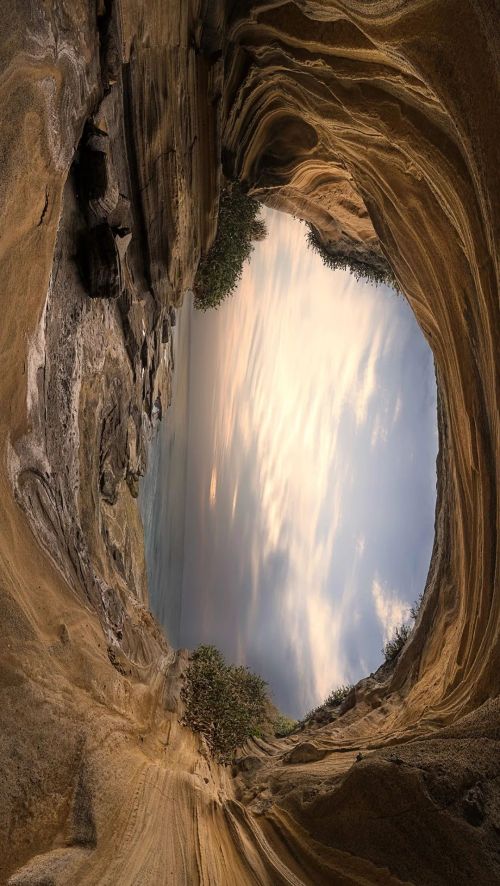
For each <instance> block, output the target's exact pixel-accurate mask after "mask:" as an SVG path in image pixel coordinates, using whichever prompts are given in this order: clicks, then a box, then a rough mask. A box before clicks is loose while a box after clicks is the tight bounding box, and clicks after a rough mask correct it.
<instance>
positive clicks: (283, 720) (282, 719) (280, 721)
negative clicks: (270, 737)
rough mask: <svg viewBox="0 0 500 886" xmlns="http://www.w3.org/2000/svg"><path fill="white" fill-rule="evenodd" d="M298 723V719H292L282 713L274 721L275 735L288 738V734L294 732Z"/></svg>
mask: <svg viewBox="0 0 500 886" xmlns="http://www.w3.org/2000/svg"><path fill="white" fill-rule="evenodd" d="M298 725H299V723H298V720H292V719H291V718H290V717H287V716H285V714H281V713H280V714H278V716H277V717H276V719H275V721H274V723H273V729H274V735H275V737H276V738H286V736H287V735H291V733H292V732H294V730H295V729H296V728H297V726H298Z"/></svg>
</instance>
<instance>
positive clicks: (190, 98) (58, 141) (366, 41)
mask: <svg viewBox="0 0 500 886" xmlns="http://www.w3.org/2000/svg"><path fill="white" fill-rule="evenodd" d="M2 13H3V16H2V21H3V25H2V37H1V38H0V70H1V76H0V91H1V98H2V105H1V106H2V125H1V129H0V147H1V156H2V169H1V172H0V194H1V198H0V231H1V239H0V280H1V281H2V290H1V291H2V323H1V325H0V338H1V347H0V390H1V397H2V413H1V420H0V452H1V454H2V457H1V459H0V502H1V505H0V507H1V520H0V525H1V533H0V575H1V585H0V632H1V634H2V647H1V650H0V656H1V665H0V686H1V690H2V706H1V713H0V718H1V745H0V748H1V749H0V801H1V802H0V881H1V882H9V883H11V884H17V886H22V884H23V886H27V884H41V883H51V884H68V883H78V884H110V886H111V884H117V883H120V884H128V883H129V884H132V883H134V884H138V883H143V884H163V883H165V884H166V883H169V884H170V883H172V884H182V883H185V884H194V883H216V884H228V886H229V884H236V883H237V884H246V883H248V884H250V883H262V884H279V883H287V884H321V883H325V884H327V883H328V884H332V883H339V884H340V883H403V882H404V883H408V882H409V883H416V884H434V883H435V884H449V883H456V884H460V883H470V882H473V883H478V884H482V883H484V884H492V883H494V882H497V881H498V880H500V851H499V850H500V753H499V740H500V704H499V700H498V694H499V692H500V641H499V636H500V632H499V620H500V596H499V586H498V498H497V490H498V464H499V413H498V339H499V322H498V321H499V311H498V279H499V268H498V234H499V201H500V188H499V148H498V107H497V103H498V75H499V61H498V60H499V58H500V47H499V40H498V35H499V33H500V31H499V28H498V24H499V18H500V11H499V8H498V4H497V2H496V0H446V2H445V0H375V2H368V0H366V2H360V0H294V2H285V0H245V2H239V0H226V2H225V3H223V2H222V0H205V2H204V0H186V2H180V0H171V2H169V3H164V2H161V0H150V2H148V3H146V2H144V0H122V2H119V0H114V2H111V0H97V2H95V3H94V2H90V0H74V2H72V3H67V2H65V0H55V2H54V3H51V4H46V3H43V2H41V0H26V2H24V3H14V4H12V3H6V2H4V3H3V4H2ZM94 154H95V155H96V156H94ZM221 170H222V171H223V173H224V174H225V175H226V176H227V177H235V178H238V179H240V180H241V181H242V182H243V183H244V185H245V186H246V187H248V188H249V189H250V190H251V192H252V193H254V194H255V195H256V196H258V197H259V199H261V200H263V201H265V202H266V203H267V204H268V205H271V206H275V207H278V208H281V209H284V210H285V211H288V212H292V213H294V214H295V215H298V216H300V217H303V218H305V219H307V220H308V221H310V222H311V223H313V224H314V226H315V228H316V229H317V230H318V231H319V232H320V234H321V236H322V237H323V238H324V240H325V242H328V244H329V245H330V247H331V248H332V249H334V248H335V245H336V244H337V246H338V248H339V249H344V250H347V249H348V250H351V251H353V252H354V253H356V254H358V255H360V256H362V257H363V258H364V259H365V260H370V257H372V258H373V257H377V256H384V257H385V259H386V260H388V261H389V262H390V264H391V266H392V268H393V270H394V272H395V274H396V276H397V279H398V281H399V284H400V286H401V289H402V290H403V291H404V293H405V294H406V296H407V298H408V299H409V302H410V304H411V306H412V308H413V310H414V312H415V315H416V317H417V319H418V321H419V323H420V326H421V328H422V330H423V332H424V334H425V336H426V337H427V340H428V341H429V344H430V345H431V347H432V349H433V352H434V356H435V360H436V367H437V376H438V384H439V432H440V454H439V460H438V503H437V511H436V536H435V545H434V551H433V555H432V561H431V567H430V572H429V577H428V582H427V589H426V594H425V604H424V606H423V608H422V610H421V612H420V615H419V618H418V622H417V625H416V630H415V631H414V633H413V635H412V638H411V641H410V642H409V643H408V645H407V647H406V649H405V651H404V653H403V654H402V655H401V656H400V658H399V659H398V661H397V664H396V667H395V669H394V670H393V671H390V672H389V673H384V672H383V673H377V674H376V675H373V676H371V677H368V678H367V679H366V680H364V681H361V683H359V684H358V686H357V687H356V689H355V693H354V704H353V706H350V707H349V709H348V710H345V711H343V712H342V713H341V714H340V715H339V716H338V717H337V718H336V719H335V720H333V721H332V722H328V723H326V724H325V725H321V724H312V725H311V726H309V727H307V728H306V729H305V730H304V731H303V732H302V733H301V734H299V735H298V736H293V737H292V738H290V739H285V740H278V739H276V740H275V741H264V740H260V741H257V740H256V741H254V742H252V743H250V745H249V747H248V748H245V749H243V750H242V751H241V752H240V753H239V759H241V760H245V759H246V760H251V761H252V763H251V765H250V763H247V764H244V763H241V765H238V766H236V767H235V769H234V775H233V774H232V771H231V770H230V769H229V768H223V767H219V766H217V765H216V764H214V762H213V761H211V760H210V759H209V757H208V755H207V752H206V748H205V747H204V746H203V743H202V741H201V740H200V739H199V738H198V737H196V736H194V735H193V734H192V733H191V732H190V731H189V730H188V729H187V728H185V727H183V726H182V724H181V722H180V719H179V712H180V702H179V690H180V685H181V683H182V672H183V669H184V668H185V665H186V656H185V655H184V654H176V653H174V652H173V651H172V650H170V649H169V648H168V646H167V644H166V642H165V640H164V638H163V637H162V634H161V631H160V630H159V628H158V627H157V626H156V625H155V623H154V621H153V619H152V617H151V616H150V614H149V612H148V610H147V589H146V583H145V570H144V558H143V552H142V537H141V526H140V520H139V516H138V512H137V507H136V503H135V501H134V498H133V496H131V495H130V491H131V490H132V492H134V491H136V489H137V480H138V477H139V476H140V475H141V473H142V472H143V471H144V469H145V453H146V446H147V439H148V433H149V417H150V416H151V409H152V404H153V401H154V398H155V396H156V393H157V391H158V389H159V387H160V386H164V385H165V384H166V383H167V382H166V379H165V374H166V373H167V366H166V362H165V354H164V349H165V346H166V340H167V339H168V335H169V333H168V329H169V322H170V321H169V319H168V317H169V311H168V309H169V307H171V306H172V305H176V304H179V303H180V301H181V300H182V298H183V293H184V292H185V291H186V290H187V289H188V288H189V287H190V285H191V284H192V281H193V277H194V273H195V271H196V266H197V262H198V260H199V257H200V254H201V252H202V251H203V250H206V249H207V248H208V247H209V245H210V242H211V239H212V238H213V235H214V224H215V218H216V207H217V194H218V187H219V181H220V176H221ZM102 225H104V226H105V230H106V237H107V241H108V244H109V248H107V249H104V252H103V255H101V249H100V248H99V249H96V250H95V251H94V252H91V255H92V261H91V263H90V265H89V264H87V266H86V268H85V267H84V268H83V269H82V266H81V261H80V258H79V256H81V243H82V238H83V242H86V243H87V244H88V242H89V238H91V241H92V238H95V237H96V236H97V235H96V234H95V233H92V232H93V231H94V232H95V230H96V228H98V227H99V226H102ZM92 242H93V241H92ZM98 243H99V244H101V239H99V240H98ZM83 253H84V257H85V256H86V257H87V260H88V255H89V249H88V248H86V249H84V251H83ZM373 260H375V259H373ZM94 284H95V286H94ZM91 295H97V296H98V298H93V299H91V298H89V296H91ZM360 754H361V758H360V759H359V755H360Z"/></svg>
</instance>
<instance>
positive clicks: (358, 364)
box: [180, 210, 438, 717]
mask: <svg viewBox="0 0 500 886" xmlns="http://www.w3.org/2000/svg"><path fill="white" fill-rule="evenodd" d="M264 216H265V220H266V224H267V227H268V237H267V239H266V240H265V241H263V242H262V243H259V244H257V245H256V248H255V251H254V253H253V256H252V259H251V262H250V263H249V264H247V265H246V267H245V270H244V273H243V276H242V280H241V283H240V285H239V288H238V291H237V292H236V293H235V294H234V296H232V297H231V298H229V299H228V300H227V301H226V302H224V304H223V305H222V306H221V307H220V308H219V309H218V310H217V311H208V312H206V313H200V312H196V311H195V312H194V313H193V318H192V333H191V335H192V338H191V351H190V383H189V384H190V387H189V433H188V455H187V465H188V466H187V492H186V523H185V526H186V530H185V540H184V577H183V593H182V616H181V636H180V639H181V643H182V645H186V646H188V647H190V648H192V647H195V646H196V645H198V644H199V643H213V644H215V645H216V646H218V647H219V648H220V649H221V650H222V651H223V652H224V654H225V655H226V658H227V659H228V660H229V661H232V662H234V663H239V664H245V665H247V666H249V667H250V668H252V669H253V670H255V671H257V672H258V673H260V674H261V675H262V676H263V677H264V678H265V679H266V680H267V681H268V682H269V685H270V689H271V692H272V696H273V699H274V701H275V703H276V704H277V705H278V707H280V708H281V710H283V711H284V712H285V713H287V714H288V715H291V716H296V717H298V716H301V715H303V714H304V713H305V712H306V711H307V710H309V709H311V708H312V707H314V706H316V705H317V704H319V703H321V701H322V700H323V699H324V698H325V697H326V696H327V695H328V694H329V692H330V691H331V690H332V689H333V688H334V687H335V686H337V685H339V684H343V683H346V682H349V683H353V682H355V681H356V680H358V679H360V678H361V677H362V676H365V675H367V674H369V673H370V672H371V671H373V670H375V669H376V668H377V667H378V665H379V664H380V663H381V662H382V653H381V649H382V646H383V644H384V642H385V640H387V639H388V638H389V636H390V635H391V632H392V630H393V628H394V626H395V625H396V624H399V623H400V622H401V621H402V620H404V619H405V618H406V617H407V615H408V608H409V606H410V605H411V604H412V603H413V601H414V600H415V599H416V598H417V597H418V595H419V594H420V593H421V591H422V590H423V589H424V585H425V580H426V576H427V571H428V567H429V560H430V555H431V550H432V543H433V537H434V509H435V497H436V455H437V444H438V441H437V427H436V384H435V376H434V365H433V359H432V354H431V351H430V349H429V347H428V345H427V343H426V342H425V340H424V338H423V336H422V334H421V332H420V330H419V327H418V326H417V323H416V321H415V319H414V317H413V314H412V312H411V310H410V308H409V306H408V304H407V302H406V301H405V299H404V298H402V297H398V296H397V295H396V294H395V293H393V292H392V291H391V290H389V289H387V288H386V287H373V286H371V285H368V284H364V283H359V282H357V281H356V280H355V279H354V277H352V275H350V274H349V273H347V272H343V271H331V270H329V269H327V268H325V267H324V266H323V264H322V262H321V259H320V258H319V256H318V255H317V254H315V253H314V252H313V251H312V250H311V249H309V248H308V247H307V243H306V238H305V233H306V228H305V226H304V225H303V224H302V223H301V222H299V221H298V220H295V219H293V218H291V217H289V216H286V215H284V214H281V213H278V212H275V211H271V210H265V211H264Z"/></svg>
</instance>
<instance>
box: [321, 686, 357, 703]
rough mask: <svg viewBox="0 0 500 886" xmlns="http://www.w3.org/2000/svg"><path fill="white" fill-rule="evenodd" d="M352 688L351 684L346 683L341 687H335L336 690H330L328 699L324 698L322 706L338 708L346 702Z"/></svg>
mask: <svg viewBox="0 0 500 886" xmlns="http://www.w3.org/2000/svg"><path fill="white" fill-rule="evenodd" d="M352 688H353V686H352V683H346V684H343V685H341V686H337V688H336V689H332V691H331V692H330V695H329V696H328V698H325V700H324V702H323V704H324V705H328V706H329V707H334V708H337V707H339V705H341V704H342V702H343V701H345V700H346V698H347V696H348V695H349V693H350V691H351V689H352Z"/></svg>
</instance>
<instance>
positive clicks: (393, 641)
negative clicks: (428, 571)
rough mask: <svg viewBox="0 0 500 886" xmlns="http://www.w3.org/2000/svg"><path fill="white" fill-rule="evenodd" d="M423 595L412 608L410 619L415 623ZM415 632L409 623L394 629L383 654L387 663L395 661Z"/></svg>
mask: <svg viewBox="0 0 500 886" xmlns="http://www.w3.org/2000/svg"><path fill="white" fill-rule="evenodd" d="M423 597H424V595H423V593H422V594H420V596H419V598H418V600H415V602H414V604H413V606H411V607H410V619H411V620H412V621H413V622H415V621H416V619H417V616H418V613H419V611H420V607H421V605H422V600H423ZM412 631H413V625H412V624H410V623H409V622H403V623H402V624H400V625H398V626H397V627H396V628H394V633H393V635H392V637H391V638H390V640H388V641H387V643H386V644H385V646H384V648H383V650H382V652H383V654H384V658H385V660H386V661H395V659H396V658H397V657H398V655H399V653H400V652H401V650H402V648H403V646H404V645H405V644H406V642H407V641H408V638H409V636H410V634H411V632H412Z"/></svg>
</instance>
